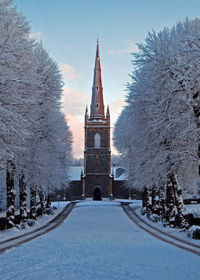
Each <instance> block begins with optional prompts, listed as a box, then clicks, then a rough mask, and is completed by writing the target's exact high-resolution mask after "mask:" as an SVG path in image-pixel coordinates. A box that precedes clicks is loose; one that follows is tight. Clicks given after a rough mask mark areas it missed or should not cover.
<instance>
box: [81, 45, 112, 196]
mask: <svg viewBox="0 0 200 280" xmlns="http://www.w3.org/2000/svg"><path fill="white" fill-rule="evenodd" d="M82 180H83V197H92V195H93V192H94V189H95V188H96V187H98V188H99V189H100V192H101V194H102V196H103V197H112V175H111V150H110V112H109V106H108V107H107V111H106V115H105V109H104V101H103V87H102V79H101V63H100V54H99V41H98V40H97V51H96V58H95V67H94V79H93V87H92V99H91V105H90V114H89V112H88V108H87V107H86V111H85V145H84V174H83V176H82Z"/></svg>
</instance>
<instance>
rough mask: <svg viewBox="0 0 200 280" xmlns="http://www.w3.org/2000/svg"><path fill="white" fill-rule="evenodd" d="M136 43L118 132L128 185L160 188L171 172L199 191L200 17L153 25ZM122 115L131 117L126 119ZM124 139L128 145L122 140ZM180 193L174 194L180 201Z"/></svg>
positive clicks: (186, 189) (180, 182)
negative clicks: (155, 28) (157, 28)
mask: <svg viewBox="0 0 200 280" xmlns="http://www.w3.org/2000/svg"><path fill="white" fill-rule="evenodd" d="M138 48H139V52H138V53H135V54H133V57H134V59H133V65H134V71H133V73H132V75H131V78H132V82H131V83H130V84H129V85H128V95H127V103H128V106H127V107H125V109H124V111H123V112H122V115H121V116H120V117H119V119H118V121H117V123H116V127H115V132H114V142H115V144H116V147H117V148H118V149H119V150H120V152H122V153H123V155H124V157H125V159H126V162H127V164H128V166H129V185H130V187H134V188H137V189H139V190H142V189H143V188H145V187H146V186H149V187H150V188H151V189H152V187H153V186H157V188H159V189H160V188H163V185H165V184H167V185H169V180H171V179H170V178H172V177H173V178H176V180H175V181H176V182H175V181H174V182H172V184H173V186H175V185H177V184H178V185H181V187H182V188H183V191H184V193H186V192H187V193H191V194H197V183H198V182H199V170H200V169H199V165H200V162H199V156H200V130H199V128H200V122H199V120H200V59H199V58H200V19H198V18H196V19H194V20H188V19H186V20H185V21H184V22H179V23H178V24H177V25H175V26H173V27H172V28H171V29H168V28H164V29H163V30H162V31H160V32H159V33H156V32H154V31H153V32H151V33H149V34H148V36H147V38H146V40H145V42H144V43H143V44H139V45H138ZM124 115H128V117H126V119H124V118H123V116H124ZM124 124H125V125H124ZM122 127H123V129H121V128H122ZM124 135H125V137H124ZM125 139H126V143H128V145H124V144H125ZM119 147H120V148H119ZM121 147H123V148H124V150H122V149H121ZM180 193H181V191H180V190H179V191H178V195H176V198H177V200H178V201H179V205H180V201H181V200H180ZM178 211H179V213H180V211H181V210H180V209H179V208H178ZM170 215H171V214H170Z"/></svg>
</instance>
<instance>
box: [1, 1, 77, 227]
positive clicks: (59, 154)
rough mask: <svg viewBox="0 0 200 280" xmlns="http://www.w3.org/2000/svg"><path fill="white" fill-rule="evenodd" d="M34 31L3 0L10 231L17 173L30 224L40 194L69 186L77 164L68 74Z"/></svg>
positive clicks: (4, 141)
mask: <svg viewBox="0 0 200 280" xmlns="http://www.w3.org/2000/svg"><path fill="white" fill-rule="evenodd" d="M29 32H30V27H29V25H28V23H27V20H26V19H25V18H24V17H23V16H22V15H21V14H20V13H18V11H17V9H16V7H14V6H13V1H11V0H0V33H1V36H0V61H1V63H0V123H1V126H0V146H1V150H0V167H1V169H2V168H4V169H6V170H7V192H8V195H7V206H8V211H7V217H8V226H9V227H11V226H12V225H13V223H14V222H15V221H14V220H15V219H14V215H15V207H14V206H15V193H14V185H13V182H14V173H15V175H16V176H15V178H18V184H19V188H20V190H19V193H20V214H21V219H22V220H23V222H24V220H26V218H27V210H30V208H31V213H32V214H31V215H32V217H33V218H35V217H36V194H37V193H38V192H42V193H43V194H44V195H46V196H48V194H49V192H51V191H52V190H53V189H54V188H62V187H63V186H66V185H67V183H68V176H67V169H68V166H69V162H70V160H71V142H72V139H71V138H72V137H71V132H70V130H69V126H68V124H67V121H66V120H65V118H64V116H63V114H62V112H61V96H62V86H63V82H62V76H61V73H60V71H59V69H58V66H57V64H56V63H55V62H54V61H53V60H52V59H51V58H50V57H49V55H48V53H47V51H46V50H44V48H43V46H42V44H41V43H36V42H35V41H34V40H33V39H31V38H30V33H29ZM8 163H9V164H8ZM8 166H12V169H11V168H8ZM30 196H31V198H30ZM4 204H5V203H4ZM1 208H2V207H1V205H0V209H1ZM2 209H3V208H2Z"/></svg>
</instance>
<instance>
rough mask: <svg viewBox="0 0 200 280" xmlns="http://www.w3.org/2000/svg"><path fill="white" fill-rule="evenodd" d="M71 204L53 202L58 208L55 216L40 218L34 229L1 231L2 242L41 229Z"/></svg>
mask: <svg viewBox="0 0 200 280" xmlns="http://www.w3.org/2000/svg"><path fill="white" fill-rule="evenodd" d="M69 203H70V202H67V201H58V202H52V206H56V207H57V210H54V215H44V216H39V217H38V218H37V221H36V222H35V224H34V225H33V226H32V227H29V226H27V227H26V228H25V229H17V228H11V229H7V230H0V242H2V241H5V240H7V239H10V238H13V237H17V236H21V235H23V234H25V233H27V232H32V231H34V230H36V229H38V228H40V227H41V226H43V225H45V224H46V223H48V222H49V221H51V220H52V219H54V218H55V216H56V215H58V214H59V213H60V212H61V211H62V209H63V208H64V207H65V206H66V205H67V204H69Z"/></svg>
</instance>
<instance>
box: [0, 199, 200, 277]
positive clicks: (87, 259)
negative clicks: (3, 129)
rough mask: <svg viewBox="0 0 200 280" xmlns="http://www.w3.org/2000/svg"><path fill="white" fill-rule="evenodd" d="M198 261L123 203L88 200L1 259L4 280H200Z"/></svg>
mask: <svg viewBox="0 0 200 280" xmlns="http://www.w3.org/2000/svg"><path fill="white" fill-rule="evenodd" d="M199 262H200V258H199V257H198V256H196V255H193V254H191V253H189V252H186V251H184V250H181V249H179V248H176V247H173V246H172V245H169V244H167V243H164V242H162V241H160V240H157V239H155V238H154V237H152V236H151V235H149V234H147V233H146V232H144V231H142V230H141V229H139V228H138V227H137V226H136V225H135V224H134V223H132V222H131V221H130V220H129V218H128V217H127V216H126V215H125V213H124V212H123V210H122V208H121V207H120V204H119V202H116V201H112V202H109V201H108V200H107V201H100V202H93V201H88V200H87V201H84V202H80V203H78V204H77V205H76V207H75V208H74V210H73V211H72V212H71V214H70V215H69V217H68V218H67V219H66V220H65V221H64V222H63V223H62V224H61V225H60V226H59V227H58V228H56V229H55V230H53V231H51V232H49V233H47V234H46V235H44V236H41V237H39V238H37V239H34V240H32V241H30V242H29V243H26V244H24V245H22V246H20V247H17V248H13V249H11V250H8V251H6V252H5V253H4V254H2V255H0V273H1V280H11V279H12V280H13V279H14V280H22V279H23V280H41V279H45V280H51V279H52V280H66V279H67V280H72V279H74V280H79V279H80V280H114V279H116V280H132V279H136V280H137V279H143V280H146V279H148V280H151V279H154V280H169V279H170V280H171V279H177V280H179V279H181V280H184V279H187V280H197V279H199V275H200V266H199Z"/></svg>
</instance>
